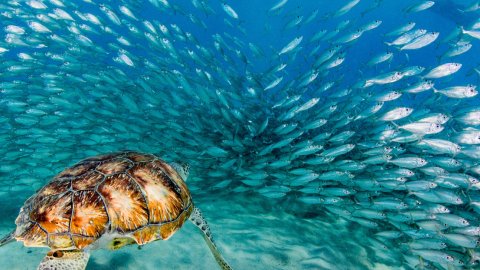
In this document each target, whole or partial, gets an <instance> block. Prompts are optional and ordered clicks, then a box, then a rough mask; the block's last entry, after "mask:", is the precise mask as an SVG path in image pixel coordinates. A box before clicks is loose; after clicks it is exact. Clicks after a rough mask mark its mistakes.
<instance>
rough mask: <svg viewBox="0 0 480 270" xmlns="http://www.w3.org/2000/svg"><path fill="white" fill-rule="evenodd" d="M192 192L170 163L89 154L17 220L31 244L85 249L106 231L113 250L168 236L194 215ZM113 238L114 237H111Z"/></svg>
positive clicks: (20, 235)
mask: <svg viewBox="0 0 480 270" xmlns="http://www.w3.org/2000/svg"><path fill="white" fill-rule="evenodd" d="M192 209H193V205H192V200H191V197H190V192H189V190H188V188H187V186H186V185H185V182H184V181H183V180H182V178H181V176H180V175H179V174H178V173H177V171H175V169H173V168H172V167H171V166H170V165H169V164H168V163H166V162H165V161H163V160H161V159H159V158H157V157H155V156H153V155H149V154H142V153H137V152H121V153H114V154H109V155H103V156H96V157H92V158H87V159H85V160H82V161H81V162H79V163H77V164H75V165H74V166H72V167H70V168H67V169H65V170H64V171H63V172H61V173H59V174H58V175H57V176H55V177H54V178H53V179H52V180H51V181H50V182H49V183H48V184H47V185H45V186H44V187H43V188H42V189H40V190H39V191H38V192H37V193H36V194H35V195H33V196H32V197H30V198H29V199H28V200H27V201H26V202H25V204H24V206H23V207H22V208H21V210H20V214H19V216H18V218H17V220H16V225H17V229H16V232H15V237H16V239H17V240H20V241H23V243H24V245H25V246H33V247H45V246H48V247H50V248H52V249H83V248H85V247H87V246H89V245H91V244H93V243H95V242H96V241H97V240H98V239H99V238H101V237H102V236H104V235H115V236H116V237H115V238H111V239H112V245H113V246H111V247H112V248H119V247H121V246H123V245H126V244H132V243H137V244H139V245H143V244H146V243H148V242H151V241H154V240H158V239H168V238H169V237H170V236H171V235H172V234H173V233H174V232H175V231H177V230H178V229H179V228H180V227H181V226H182V225H183V223H184V222H185V220H186V219H187V218H188V217H189V216H190V213H191V211H192ZM109 239H110V238H109Z"/></svg>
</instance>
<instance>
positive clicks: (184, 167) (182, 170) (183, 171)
mask: <svg viewBox="0 0 480 270" xmlns="http://www.w3.org/2000/svg"><path fill="white" fill-rule="evenodd" d="M170 165H171V166H172V167H173V168H174V169H175V170H176V171H177V173H178V174H179V175H180V176H181V177H182V180H183V181H187V178H188V173H189V172H190V165H189V164H188V163H185V162H181V163H177V162H173V163H172V164H170Z"/></svg>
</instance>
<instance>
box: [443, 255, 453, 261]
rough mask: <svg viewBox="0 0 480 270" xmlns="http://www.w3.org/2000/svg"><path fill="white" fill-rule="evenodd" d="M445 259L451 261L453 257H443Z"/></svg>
mask: <svg viewBox="0 0 480 270" xmlns="http://www.w3.org/2000/svg"><path fill="white" fill-rule="evenodd" d="M445 259H447V261H453V257H452V256H450V255H447V256H445Z"/></svg>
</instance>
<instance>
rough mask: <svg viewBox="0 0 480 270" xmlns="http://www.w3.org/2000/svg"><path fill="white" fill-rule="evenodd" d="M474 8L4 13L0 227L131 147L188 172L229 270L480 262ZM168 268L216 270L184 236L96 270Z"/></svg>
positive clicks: (331, 4)
mask: <svg viewBox="0 0 480 270" xmlns="http://www.w3.org/2000/svg"><path fill="white" fill-rule="evenodd" d="M478 5H479V4H478V1H460V0H458V1H453V0H437V1H393V0H383V1H382V0H360V1H357V0H352V1H300V0H288V1H277V0H275V1H270V0H269V1H256V3H255V5H252V3H251V2H249V1H243V2H234V1H227V2H224V1H214V0H211V1H207V0H191V1H187V0H181V1H172V0H171V1H166V0H163V1H160V0H149V1H144V3H138V2H135V1H127V0H123V1H93V0H92V1H86V0H85V1H79V0H78V1H60V0H43V1H41V0H30V1H13V0H12V1H6V2H2V3H1V4H0V16H1V19H0V35H1V38H0V59H1V60H2V61H1V62H0V111H1V114H0V124H1V126H2V128H1V129H0V141H1V142H2V148H1V149H0V152H1V154H0V159H1V161H2V162H1V163H0V179H1V180H0V181H1V186H0V212H1V213H2V216H1V218H0V232H1V233H2V234H7V233H8V232H10V231H11V230H13V229H14V228H15V218H16V216H17V215H18V211H19V209H20V207H21V206H22V205H23V202H24V201H25V200H26V199H27V198H29V197H30V196H31V195H32V194H34V193H35V192H36V191H37V190H38V189H39V188H41V187H42V186H43V185H44V184H45V183H47V182H48V181H49V180H50V179H51V178H52V177H53V176H54V175H56V174H57V173H59V172H60V171H62V170H63V169H64V168H66V167H68V166H71V165H73V164H75V163H76V162H78V161H80V160H82V159H84V158H87V157H89V156H94V155H98V154H104V153H109V152H115V151H120V150H126V149H129V150H135V151H140V152H145V153H152V154H155V155H157V156H159V157H162V158H163V159H165V160H166V161H169V162H170V161H176V162H187V163H189V164H190V166H191V169H190V176H189V179H188V182H187V184H188V186H189V188H190V190H191V192H192V197H193V200H194V201H195V202H196V204H197V206H198V207H199V208H200V209H202V210H203V212H204V216H205V218H206V219H207V220H208V222H209V224H210V225H211V228H212V231H213V234H214V235H215V238H216V239H217V245H218V247H219V250H220V251H221V252H222V254H223V256H224V257H225V258H226V260H227V261H228V262H230V264H231V265H232V267H233V268H234V269H252V268H255V269H415V268H419V269H475V268H478V267H479V266H478V260H479V258H480V257H479V256H480V254H479V248H478V241H479V236H480V228H479V216H478V214H479V213H480V194H479V188H480V184H479V182H478V179H479V178H480V161H479V159H480V127H479V126H480V105H479V104H480V98H479V95H478V93H477V91H478V90H477V89H476V88H477V86H478V82H479V79H480V58H479V53H480V51H479V46H480V41H479V39H480V20H479V19H478V18H479V17H480V16H479V12H480V8H479V7H478ZM405 33H406V34H405ZM437 35H438V36H437ZM399 37H402V38H400V39H399ZM402 42H403V43H402ZM422 87H423V88H422ZM46 252H47V250H46V249H41V248H27V247H23V246H22V245H21V243H12V244H9V245H6V246H3V247H1V248H0V254H1V255H0V265H3V266H4V267H5V269H36V266H37V265H38V262H39V261H40V260H41V259H42V257H43V256H44V254H45V253H46ZM158 267H162V268H165V269H215V267H217V266H216V264H215V260H214V259H213V257H212V256H211V255H210V253H209V250H208V248H207V245H206V244H205V243H204V242H203V240H202V237H201V234H200V233H199V232H198V231H196V229H195V227H194V226H192V225H191V224H186V225H185V226H184V227H183V228H182V229H181V230H180V231H179V232H177V233H176V234H175V235H174V236H173V237H172V238H171V239H169V240H168V241H157V242H155V243H151V244H148V245H146V246H144V247H142V248H141V249H138V248H137V247H136V246H130V247H126V248H123V249H121V250H118V251H115V252H112V251H105V250H98V251H94V252H92V258H91V260H90V262H89V264H88V266H87V269H157V268H158Z"/></svg>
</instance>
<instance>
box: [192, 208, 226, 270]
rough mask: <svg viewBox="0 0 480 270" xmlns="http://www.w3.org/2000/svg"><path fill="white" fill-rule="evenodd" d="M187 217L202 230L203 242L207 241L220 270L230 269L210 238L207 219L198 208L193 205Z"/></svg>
mask: <svg viewBox="0 0 480 270" xmlns="http://www.w3.org/2000/svg"><path fill="white" fill-rule="evenodd" d="M189 219H190V221H192V222H193V224H195V226H197V227H198V228H199V229H200V230H201V231H202V232H203V238H204V239H205V242H207V245H208V247H209V248H210V251H211V252H212V254H213V257H215V260H216V261H217V263H218V265H219V266H220V268H222V270H232V267H231V266H230V265H229V264H228V263H227V262H226V261H225V259H224V258H223V257H222V255H221V254H220V252H219V251H218V249H217V246H215V243H214V242H213V238H212V233H211V232H210V227H209V226H208V224H207V221H206V220H205V219H204V218H203V216H202V212H200V209H198V208H197V207H194V208H193V211H192V214H191V215H190V217H189Z"/></svg>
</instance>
